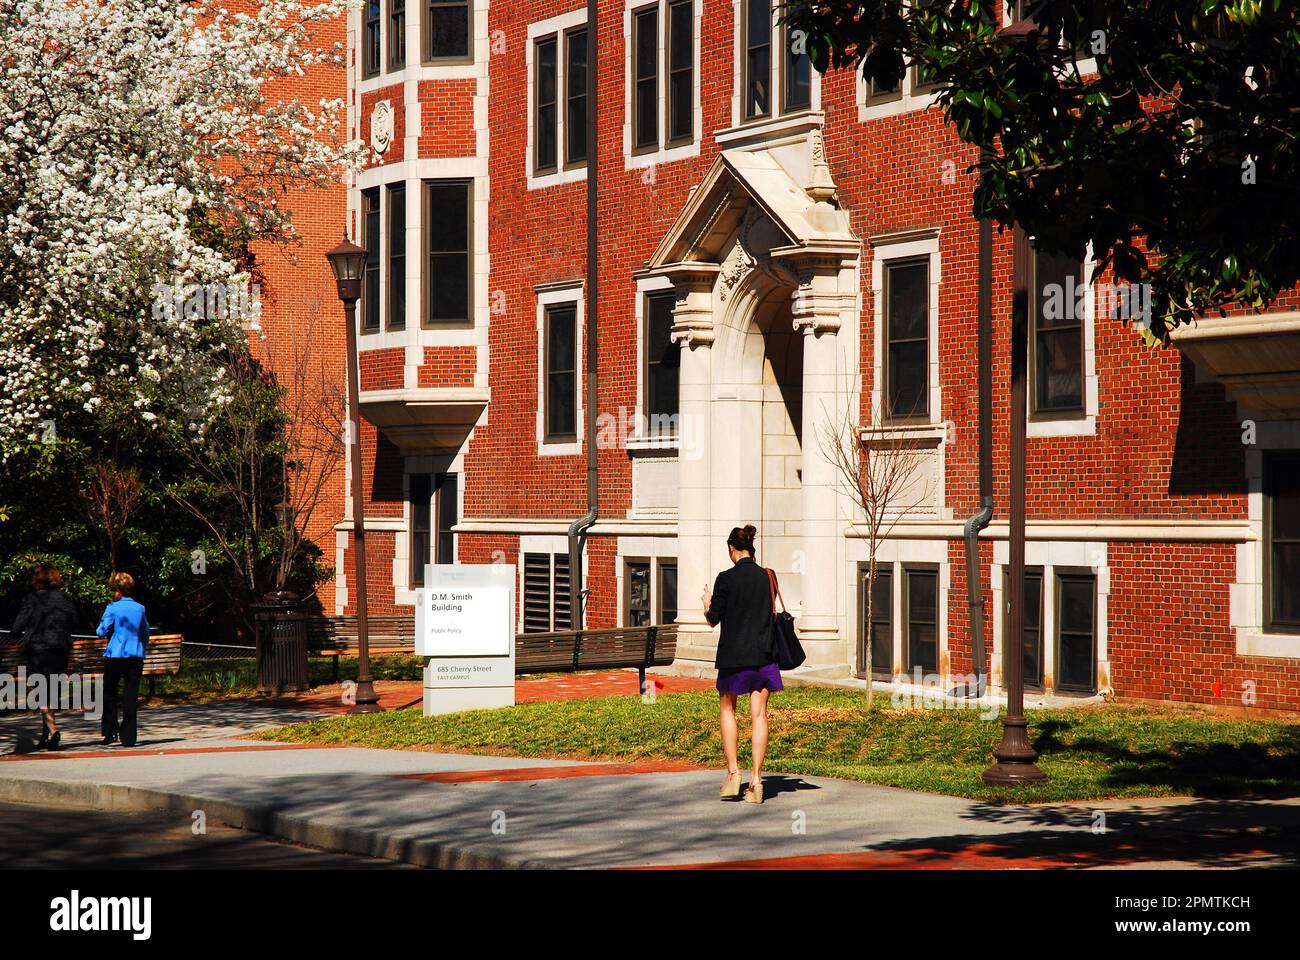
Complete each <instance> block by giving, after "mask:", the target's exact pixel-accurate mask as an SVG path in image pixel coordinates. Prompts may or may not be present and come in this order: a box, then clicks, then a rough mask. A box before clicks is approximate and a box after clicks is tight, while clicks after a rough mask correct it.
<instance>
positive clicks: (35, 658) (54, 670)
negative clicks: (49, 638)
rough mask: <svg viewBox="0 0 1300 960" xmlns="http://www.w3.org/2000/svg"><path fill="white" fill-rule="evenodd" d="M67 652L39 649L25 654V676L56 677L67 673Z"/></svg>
mask: <svg viewBox="0 0 1300 960" xmlns="http://www.w3.org/2000/svg"><path fill="white" fill-rule="evenodd" d="M70 652H71V651H68V650H51V649H49V648H41V649H39V650H32V651H31V652H29V653H28V654H27V675H28V676H35V675H37V674H39V675H40V676H43V677H49V676H57V675H58V674H62V673H67V672H68V655H69V653H70Z"/></svg>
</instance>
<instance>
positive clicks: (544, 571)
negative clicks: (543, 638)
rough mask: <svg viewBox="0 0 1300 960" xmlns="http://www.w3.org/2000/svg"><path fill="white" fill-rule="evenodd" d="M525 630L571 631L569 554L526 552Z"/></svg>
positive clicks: (526, 631)
mask: <svg viewBox="0 0 1300 960" xmlns="http://www.w3.org/2000/svg"><path fill="white" fill-rule="evenodd" d="M523 607H524V633H549V632H551V631H554V630H571V629H572V628H573V627H572V623H573V620H572V617H571V615H570V611H571V609H572V602H571V600H570V597H569V555H568V554H567V553H555V554H551V553H525V554H524V604H523Z"/></svg>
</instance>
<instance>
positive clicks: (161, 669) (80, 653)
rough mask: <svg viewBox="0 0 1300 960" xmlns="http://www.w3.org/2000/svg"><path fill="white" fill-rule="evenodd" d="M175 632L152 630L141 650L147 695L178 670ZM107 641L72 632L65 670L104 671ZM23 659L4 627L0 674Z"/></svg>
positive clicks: (15, 667)
mask: <svg viewBox="0 0 1300 960" xmlns="http://www.w3.org/2000/svg"><path fill="white" fill-rule="evenodd" d="M182 640H183V638H182V637H181V635H180V634H179V633H156V634H154V635H153V636H151V637H150V638H149V644H148V646H147V647H146V648H145V653H144V670H143V672H142V676H146V677H148V678H149V695H150V696H153V694H154V682H155V680H156V679H157V678H158V677H161V676H175V675H176V674H178V673H180V669H181V643H182ZM107 643H108V641H107V640H105V639H103V638H102V637H91V636H86V635H84V634H73V636H72V652H71V653H70V654H69V655H68V673H79V674H81V675H83V676H99V675H101V674H103V672H104V648H105V646H106V645H107ZM25 664H26V660H25V659H24V658H23V655H22V653H21V652H20V651H19V648H18V643H17V641H15V640H12V639H11V638H10V635H9V631H8V630H0V673H17V671H18V668H19V667H20V666H24V665H25Z"/></svg>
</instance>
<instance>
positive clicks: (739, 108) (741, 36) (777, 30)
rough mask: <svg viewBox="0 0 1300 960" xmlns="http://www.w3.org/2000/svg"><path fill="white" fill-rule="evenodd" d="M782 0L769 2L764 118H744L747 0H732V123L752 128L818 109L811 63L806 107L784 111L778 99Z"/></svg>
mask: <svg viewBox="0 0 1300 960" xmlns="http://www.w3.org/2000/svg"><path fill="white" fill-rule="evenodd" d="M781 2H783V0H773V2H772V57H771V60H772V64H771V67H772V76H771V84H772V112H771V113H770V114H768V116H766V117H753V118H750V119H746V118H745V50H744V49H743V45H744V42H745V27H744V16H745V3H746V0H732V3H731V10H732V21H731V22H732V25H733V28H734V29H733V31H732V32H733V35H734V39H733V44H732V45H733V53H732V71H731V126H732V127H733V128H737V127H744V128H745V129H746V130H751V129H753V128H755V127H763V126H764V125H766V124H773V125H788V124H789V122H790V120H791V119H792V118H796V117H806V116H808V115H809V114H816V113H820V112H821V108H822V78H821V74H820V73H818V72H817V71H816V70H815V69H812V68H811V66H810V68H809V71H808V80H809V91H808V106H807V107H800V108H799V109H797V110H790V111H785V110H783V109H782V108H781V102H782V100H783V98H784V97H785V42H784V37H783V32H784V28H783V27H782V25H781V23H780V19H781V17H780V4H781Z"/></svg>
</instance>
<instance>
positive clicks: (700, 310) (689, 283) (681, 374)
mask: <svg viewBox="0 0 1300 960" xmlns="http://www.w3.org/2000/svg"><path fill="white" fill-rule="evenodd" d="M717 271H718V267H717V265H716V264H703V263H701V264H678V265H674V266H673V267H671V268H669V269H667V270H665V271H664V273H666V274H667V275H668V276H669V277H670V278H671V279H672V281H673V286H674V287H675V289H676V291H677V305H676V307H675V308H674V310H673V330H672V338H673V342H674V343H676V344H678V345H679V347H680V348H681V367H680V369H679V371H678V385H679V386H678V390H679V395H678V396H679V399H678V403H679V406H678V409H679V411H680V419H679V422H678V449H677V466H678V478H679V479H678V495H677V497H678V499H677V624H678V630H677V660H678V661H679V662H681V661H700V662H701V665H702V666H707V667H709V668H711V667H712V666H713V657H714V654H715V652H716V647H717V640H716V637H715V635H714V631H713V628H712V627H710V626H709V624H708V622H707V621H706V620H705V619H704V611H703V610H702V609H701V607H700V593H701V591H702V588H703V586H704V585H705V584H706V583H707V584H709V585H710V586H712V584H713V574H714V571H713V570H712V569H711V566H710V562H709V528H710V519H711V516H710V514H711V510H710V488H711V486H712V479H711V472H712V456H711V448H712V436H711V429H710V427H711V423H710V402H709V401H710V393H711V386H712V382H713V285H714V281H715V279H716V277H717Z"/></svg>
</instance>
